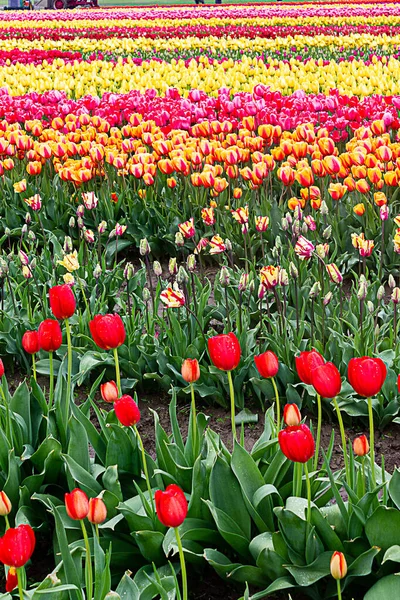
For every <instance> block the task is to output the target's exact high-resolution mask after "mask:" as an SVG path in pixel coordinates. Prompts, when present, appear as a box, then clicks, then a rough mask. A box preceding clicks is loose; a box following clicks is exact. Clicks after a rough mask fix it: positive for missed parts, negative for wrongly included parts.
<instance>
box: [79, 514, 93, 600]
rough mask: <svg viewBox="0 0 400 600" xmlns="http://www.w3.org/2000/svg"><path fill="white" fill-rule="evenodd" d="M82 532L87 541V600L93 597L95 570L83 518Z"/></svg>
mask: <svg viewBox="0 0 400 600" xmlns="http://www.w3.org/2000/svg"><path fill="white" fill-rule="evenodd" d="M81 526H82V533H83V539H84V542H85V549H86V568H85V583H86V596H87V600H92V598H93V571H92V555H91V552H90V545H89V538H88V534H87V531H86V527H85V523H84V521H83V519H81Z"/></svg>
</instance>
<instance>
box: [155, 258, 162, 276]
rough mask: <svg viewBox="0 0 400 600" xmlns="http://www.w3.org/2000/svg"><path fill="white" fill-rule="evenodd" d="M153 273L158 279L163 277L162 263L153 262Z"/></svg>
mask: <svg viewBox="0 0 400 600" xmlns="http://www.w3.org/2000/svg"><path fill="white" fill-rule="evenodd" d="M153 271H154V275H155V276H156V277H161V275H162V266H161V265H160V263H159V262H158V260H155V261H154V262H153Z"/></svg>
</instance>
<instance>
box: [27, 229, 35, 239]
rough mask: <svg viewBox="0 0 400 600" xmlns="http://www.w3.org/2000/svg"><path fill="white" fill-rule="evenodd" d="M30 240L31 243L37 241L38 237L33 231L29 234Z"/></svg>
mask: <svg viewBox="0 0 400 600" xmlns="http://www.w3.org/2000/svg"><path fill="white" fill-rule="evenodd" d="M28 240H29V241H30V242H34V241H35V240H36V235H35V234H34V232H33V231H32V230H31V229H30V230H29V232H28Z"/></svg>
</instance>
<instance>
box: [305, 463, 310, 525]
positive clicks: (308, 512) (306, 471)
mask: <svg viewBox="0 0 400 600" xmlns="http://www.w3.org/2000/svg"><path fill="white" fill-rule="evenodd" d="M304 472H305V474H306V485H307V522H308V523H310V522H311V483H310V475H309V473H308V465H307V463H306V462H305V463H304Z"/></svg>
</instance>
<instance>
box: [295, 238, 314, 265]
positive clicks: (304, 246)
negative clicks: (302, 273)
mask: <svg viewBox="0 0 400 600" xmlns="http://www.w3.org/2000/svg"><path fill="white" fill-rule="evenodd" d="M314 250H315V248H314V245H313V244H312V242H310V241H309V240H307V239H306V238H305V237H303V236H302V235H301V236H299V238H298V240H297V242H296V244H295V247H294V251H295V253H296V254H297V256H298V257H299V258H300V260H309V259H310V258H311V257H312V255H313V253H314Z"/></svg>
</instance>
